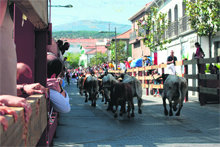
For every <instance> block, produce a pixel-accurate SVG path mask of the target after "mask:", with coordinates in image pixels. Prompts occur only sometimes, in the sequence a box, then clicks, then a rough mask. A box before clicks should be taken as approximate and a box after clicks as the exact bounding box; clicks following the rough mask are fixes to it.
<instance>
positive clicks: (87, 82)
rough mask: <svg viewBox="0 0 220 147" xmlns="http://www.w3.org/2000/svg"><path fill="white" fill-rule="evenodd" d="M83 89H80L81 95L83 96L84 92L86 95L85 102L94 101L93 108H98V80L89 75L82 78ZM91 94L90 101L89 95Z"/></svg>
mask: <svg viewBox="0 0 220 147" xmlns="http://www.w3.org/2000/svg"><path fill="white" fill-rule="evenodd" d="M80 82H81V88H80V94H81V95H82V93H83V90H84V93H85V97H86V98H85V102H88V100H91V101H92V104H91V105H92V106H93V107H96V100H97V97H98V90H99V85H98V78H97V77H95V76H94V75H87V76H86V77H83V78H81V81H80ZM87 92H88V93H89V99H88V94H87Z"/></svg>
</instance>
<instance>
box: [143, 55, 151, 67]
mask: <svg viewBox="0 0 220 147" xmlns="http://www.w3.org/2000/svg"><path fill="white" fill-rule="evenodd" d="M151 65H152V62H151V60H150V57H149V56H144V57H143V66H151Z"/></svg>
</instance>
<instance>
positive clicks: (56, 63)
mask: <svg viewBox="0 0 220 147" xmlns="http://www.w3.org/2000/svg"><path fill="white" fill-rule="evenodd" d="M47 69H48V72H47V77H48V79H47V87H49V88H50V100H51V102H52V106H53V108H54V110H55V111H57V112H61V113H67V112H69V111H70V110H71V108H70V104H69V96H68V93H67V92H66V91H65V90H63V88H62V87H61V83H60V81H58V79H57V77H58V76H59V74H60V73H61V71H62V69H63V64H62V61H61V60H60V59H59V58H56V57H55V56H53V55H48V56H47Z"/></svg>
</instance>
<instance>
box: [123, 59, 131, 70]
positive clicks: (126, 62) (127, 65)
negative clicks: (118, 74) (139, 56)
mask: <svg viewBox="0 0 220 147" xmlns="http://www.w3.org/2000/svg"><path fill="white" fill-rule="evenodd" d="M124 63H125V67H126V69H130V68H131V66H130V64H129V62H128V61H126V60H125V61H124Z"/></svg>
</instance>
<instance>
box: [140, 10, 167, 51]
mask: <svg viewBox="0 0 220 147" xmlns="http://www.w3.org/2000/svg"><path fill="white" fill-rule="evenodd" d="M138 26H139V28H142V30H144V31H142V32H141V31H139V30H137V31H138V35H139V36H142V37H144V44H145V46H147V47H149V49H150V50H151V51H152V52H154V51H157V50H158V48H159V50H166V49H167V48H166V47H164V44H166V43H170V40H168V39H165V31H166V29H167V27H168V21H167V20H166V14H165V13H162V12H160V13H159V12H158V8H157V7H152V8H151V9H150V11H149V12H147V13H146V17H144V18H143V19H140V20H138Z"/></svg>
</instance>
